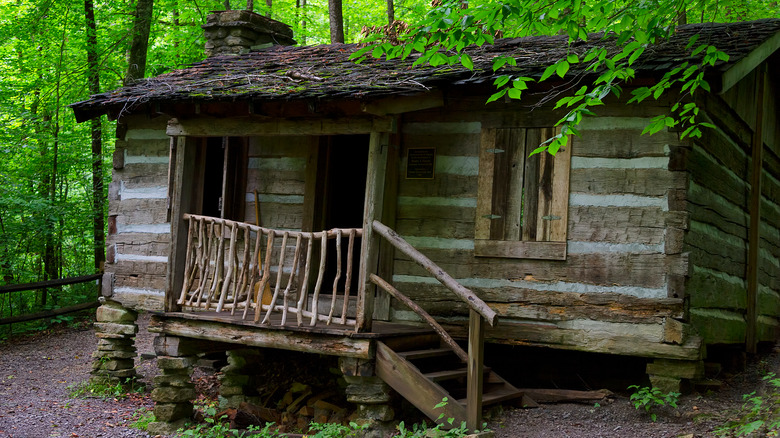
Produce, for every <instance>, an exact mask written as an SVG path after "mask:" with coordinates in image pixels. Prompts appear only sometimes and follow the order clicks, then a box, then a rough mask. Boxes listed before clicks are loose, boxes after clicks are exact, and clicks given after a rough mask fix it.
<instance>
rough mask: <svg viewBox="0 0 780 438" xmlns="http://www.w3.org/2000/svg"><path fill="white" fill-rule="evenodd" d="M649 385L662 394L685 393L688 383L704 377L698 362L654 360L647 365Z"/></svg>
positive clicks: (701, 364)
mask: <svg viewBox="0 0 780 438" xmlns="http://www.w3.org/2000/svg"><path fill="white" fill-rule="evenodd" d="M647 375H648V377H649V378H650V384H651V385H652V386H653V387H654V388H658V389H660V390H661V391H663V392H687V391H688V390H689V388H690V383H691V382H692V381H695V380H699V379H702V378H703V377H704V363H703V362H702V361H700V360H673V359H655V360H654V361H653V362H652V363H649V364H647Z"/></svg>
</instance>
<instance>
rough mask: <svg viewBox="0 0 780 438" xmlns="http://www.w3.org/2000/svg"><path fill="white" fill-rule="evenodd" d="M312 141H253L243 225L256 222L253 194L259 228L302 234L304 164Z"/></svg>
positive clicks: (300, 139) (276, 138)
mask: <svg viewBox="0 0 780 438" xmlns="http://www.w3.org/2000/svg"><path fill="white" fill-rule="evenodd" d="M311 139H312V137H290V136H279V137H252V138H251V139H250V140H249V154H248V157H249V160H248V163H247V166H248V171H247V187H246V207H245V208H244V212H245V217H244V221H245V222H249V223H251V224H254V223H256V222H255V193H254V191H255V190H257V194H258V198H259V201H260V226H263V227H268V228H275V229H282V230H298V231H300V230H301V227H302V224H303V197H304V192H305V177H306V160H307V154H308V152H309V144H310V142H311V141H312V140H311Z"/></svg>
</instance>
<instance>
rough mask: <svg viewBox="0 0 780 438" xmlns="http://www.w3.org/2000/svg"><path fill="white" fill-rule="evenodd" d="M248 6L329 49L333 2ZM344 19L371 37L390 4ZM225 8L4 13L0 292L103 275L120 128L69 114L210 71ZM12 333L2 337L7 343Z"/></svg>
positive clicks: (39, 305) (411, 9) (14, 308)
mask: <svg viewBox="0 0 780 438" xmlns="http://www.w3.org/2000/svg"><path fill="white" fill-rule="evenodd" d="M331 1H333V0H331ZM391 5H392V3H391ZM229 6H230V7H232V8H233V9H245V8H246V7H247V3H246V2H245V1H244V0H241V1H236V0H234V1H233V4H231V5H229ZM250 6H252V7H253V9H254V11H255V12H258V13H260V14H263V15H267V16H270V17H272V18H274V19H276V20H279V21H282V22H285V23H288V24H290V25H291V26H292V27H293V30H294V32H295V37H296V39H297V40H298V42H299V43H300V44H324V43H328V42H330V39H331V30H330V25H329V16H330V14H329V13H328V6H329V5H328V2H327V0H325V1H319V0H273V2H272V1H271V0H260V1H259V2H257V3H255V4H254V5H252V4H251V1H250ZM427 6H429V5H426V2H424V1H411V0H400V1H399V0H396V1H395V4H394V11H395V14H396V15H397V18H399V19H403V18H404V17H408V16H410V15H419V14H422V13H423V12H424V11H425V9H426V7H427ZM343 7H344V11H345V13H344V14H343V19H342V20H343V21H342V22H343V34H344V39H345V40H346V42H353V41H355V40H356V39H357V38H359V35H360V30H361V28H362V27H363V26H364V25H383V24H385V23H387V20H388V18H387V3H386V1H385V0H373V1H364V0H361V1H352V2H345V3H344V5H343ZM225 8H226V4H225V2H224V1H219V0H155V1H154V2H153V3H152V1H151V0H125V1H116V0H111V1H107V0H31V1H28V0H18V1H14V0H11V1H7V0H2V1H0V36H2V37H1V38H0V60H1V61H0V124H1V125H2V129H0V157H2V158H1V159H0V287H1V286H2V285H8V284H19V283H29V282H38V281H45V280H51V279H57V278H68V277H75V276H81V275H87V274H93V273H95V272H98V271H99V270H100V266H101V262H102V260H104V258H103V251H104V240H103V238H102V235H103V232H104V228H105V225H104V224H105V221H104V218H105V215H106V211H107V207H106V203H105V199H106V196H107V188H108V183H109V182H110V178H111V158H112V153H113V137H114V132H115V126H114V125H115V122H113V121H109V120H106V118H105V117H103V118H101V119H100V120H95V121H93V123H92V124H90V123H81V124H77V123H76V122H75V120H74V117H73V112H72V111H71V110H70V109H69V108H68V105H69V104H71V103H74V102H78V101H80V100H84V99H87V98H88V97H89V95H90V94H95V93H98V92H102V91H107V90H112V89H115V88H118V87H120V86H122V84H123V83H125V82H126V81H129V80H132V79H133V78H134V77H143V76H146V77H149V76H155V75H158V74H162V73H165V72H168V71H171V70H174V69H176V68H180V67H184V66H186V65H188V64H190V63H192V62H195V61H199V60H201V59H203V56H204V55H203V46H204V43H205V40H204V38H203V31H202V29H201V28H200V25H201V24H203V23H205V20H206V16H207V15H208V14H209V12H210V11H213V10H223V9H225ZM90 11H91V13H90ZM144 11H146V12H144ZM147 14H148V16H149V18H148V19H149V21H148V24H146V27H148V31H149V37H148V44H143V41H142V40H143V28H144V27H145V25H144V23H143V16H144V15H147ZM137 17H140V18H138V19H137ZM139 26H140V29H139ZM144 57H145V60H144V59H143V58H144ZM131 67H132V68H131ZM96 293H97V292H96V284H95V283H94V282H90V283H85V284H78V285H70V286H64V287H59V288H48V289H41V290H38V291H26V292H13V293H5V294H0V318H4V317H9V316H14V315H19V314H25V313H31V312H37V311H40V310H46V309H52V308H59V307H63V306H67V305H71V304H75V303H81V302H84V301H88V300H94V299H95V297H96ZM60 319H67V317H61V318H60ZM41 324H43V323H42V322H38V323H32V326H33V327H40V326H41ZM23 328H25V327H19V328H17V330H19V329H23ZM27 328H30V327H27ZM9 329H10V327H9V326H7V325H6V326H0V336H4V335H5V334H7V333H8V331H9Z"/></svg>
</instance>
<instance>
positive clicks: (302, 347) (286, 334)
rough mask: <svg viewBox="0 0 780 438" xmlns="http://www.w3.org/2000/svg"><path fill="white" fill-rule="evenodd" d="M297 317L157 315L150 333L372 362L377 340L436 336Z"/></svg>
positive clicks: (395, 326) (409, 328)
mask: <svg viewBox="0 0 780 438" xmlns="http://www.w3.org/2000/svg"><path fill="white" fill-rule="evenodd" d="M297 324H298V323H297V320H296V319H295V315H292V318H290V316H289V315H288V318H287V323H286V324H285V325H284V326H282V325H281V315H273V316H272V318H271V324H265V325H263V324H256V323H255V322H254V321H253V320H244V319H243V318H242V317H241V315H239V314H236V315H231V314H230V313H226V312H219V313H218V312H213V311H208V312H153V313H152V320H151V322H150V325H149V331H151V332H156V333H160V334H165V335H170V336H181V337H188V338H195V339H202V340H208V341H214V342H223V343H230V344H244V345H249V346H256V347H264V348H280V349H284V350H294V351H302V352H309V353H319V354H330V355H337V356H347V357H357V358H363V359H370V358H373V356H374V351H375V345H376V343H375V341H376V340H382V339H388V338H398V337H405V336H416V335H426V334H430V333H433V330H432V329H431V328H429V327H427V326H420V325H417V324H414V323H408V324H405V323H396V322H385V321H374V323H373V330H372V331H371V332H367V333H355V328H354V327H353V326H347V325H343V324H330V325H325V323H322V322H320V323H318V324H317V325H316V326H314V327H311V326H308V325H302V326H301V327H299V326H298V325H297Z"/></svg>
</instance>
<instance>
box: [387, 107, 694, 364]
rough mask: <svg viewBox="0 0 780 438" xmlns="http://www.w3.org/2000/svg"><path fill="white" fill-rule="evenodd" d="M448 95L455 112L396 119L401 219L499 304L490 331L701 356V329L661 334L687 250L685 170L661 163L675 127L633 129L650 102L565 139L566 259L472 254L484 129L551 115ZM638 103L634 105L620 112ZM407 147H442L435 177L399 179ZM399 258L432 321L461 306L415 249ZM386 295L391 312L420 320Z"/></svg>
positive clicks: (585, 346) (516, 337) (402, 230)
mask: <svg viewBox="0 0 780 438" xmlns="http://www.w3.org/2000/svg"><path fill="white" fill-rule="evenodd" d="M449 105H450V107H451V109H453V111H446V112H445V111H438V110H437V111H423V112H419V113H416V114H415V115H413V116H412V115H406V116H405V117H404V121H403V124H402V125H401V127H400V129H401V146H402V150H401V157H402V159H401V163H400V165H399V175H400V178H399V186H398V204H397V218H396V230H397V231H398V233H399V234H400V235H401V236H402V237H404V239H406V240H407V241H408V242H409V243H411V244H412V245H414V246H415V247H416V248H418V249H419V250H420V251H421V252H423V253H424V254H425V255H427V256H428V257H430V258H431V259H432V260H433V261H434V262H435V263H437V264H439V265H440V266H441V267H442V268H443V269H444V270H445V271H447V272H448V273H449V274H450V275H452V276H453V277H455V278H456V279H458V281H459V282H461V283H462V284H463V285H465V286H466V287H468V288H470V289H472V290H474V291H475V292H477V293H478V295H479V296H480V297H481V298H482V299H484V300H485V301H486V302H488V304H489V305H490V306H491V307H492V308H494V309H496V310H497V311H499V312H500V314H501V316H502V317H503V318H502V320H501V323H500V324H499V325H498V326H497V327H495V328H493V329H490V330H488V335H487V336H488V339H489V340H491V341H493V342H504V343H531V344H538V345H548V346H552V345H554V346H556V347H559V348H570V349H578V350H586V351H603V352H610V353H618V354H635V355H641V356H648V355H649V356H655V357H678V356H679V357H689V358H690V357H693V358H697V357H698V354H699V350H698V347H699V344H698V341H697V338H696V337H691V338H690V339H689V342H688V343H687V344H685V345H684V346H678V345H673V344H674V342H675V341H672V340H671V338H670V336H669V333H668V324H667V321H668V320H671V319H673V318H677V319H682V318H683V316H684V315H683V306H682V302H683V300H682V296H678V295H676V294H678V292H679V293H681V287H679V285H680V284H681V282H682V279H684V278H685V276H686V275H688V270H689V269H688V261H687V255H685V254H683V253H682V237H683V234H684V230H685V229H687V227H688V213H687V212H686V211H681V210H680V209H679V208H678V209H675V208H670V205H672V206H673V204H674V203H675V199H676V197H675V196H674V195H675V194H677V193H678V192H679V191H684V190H685V187H686V185H687V176H686V174H685V173H684V172H676V171H670V170H669V155H670V151H671V150H672V148H673V147H674V146H676V145H677V143H678V140H677V136H676V134H674V133H666V132H664V133H660V134H658V135H655V136H652V137H651V136H641V135H640V133H641V131H642V129H643V128H644V127H645V126H646V125H647V123H648V121H649V116H650V115H651V114H652V113H653V112H654V111H655V110H653V109H650V110H648V109H647V108H644V109H643V110H642V111H636V112H634V111H632V110H631V109H630V108H625V107H624V108H622V111H621V109H620V108H615V107H610V108H609V110H608V111H606V113H607V114H611V115H607V116H604V117H599V118H595V119H592V120H588V121H586V122H585V123H584V126H583V127H582V138H581V139H580V138H577V139H576V140H575V141H574V146H573V149H572V152H573V157H572V170H571V183H570V185H571V187H570V198H569V217H568V251H567V259H566V261H546V260H530V259H525V260H523V259H520V260H518V259H506V258H491V257H475V256H474V223H475V209H476V205H477V186H478V178H479V147H480V134H481V132H482V129H483V128H485V127H521V126H528V127H539V126H547V124H549V125H550V126H552V124H554V123H555V121H557V118H556V117H551V116H549V113H545V112H544V110H539V109H537V110H535V111H537V112H535V113H529V112H528V111H527V109H520V108H515V109H510V108H509V107H503V108H502V107H500V106H498V109H492V110H491V109H490V108H491V107H490V106H488V107H486V110H485V112H482V113H475V112H473V111H471V112H469V111H468V108H469V105H468V104H467V103H464V102H458V101H455V100H451V101H449ZM480 105H482V103H480ZM459 108H462V110H460V111H459ZM493 108H496V107H493ZM648 111H649V113H650V114H647V115H645V114H643V113H644V112H648ZM633 113H637V114H640V115H641V116H638V117H627V116H626V114H633ZM529 114H531V115H530V116H529ZM533 114H538V115H539V116H540V118H539V120H536V121H535V120H534V119H533ZM414 147H435V148H436V169H435V170H436V172H435V173H436V177H435V179H433V180H410V179H406V178H405V171H406V168H405V165H406V157H407V151H408V149H409V148H414ZM670 193H671V194H672V195H670ZM394 263H395V268H394V276H393V283H394V285H395V286H396V287H397V288H398V289H399V290H400V291H401V292H403V293H404V294H407V295H408V296H409V297H410V298H412V299H414V300H415V301H416V302H418V303H419V304H420V305H421V306H422V307H424V308H425V309H426V310H427V311H429V312H431V313H432V314H433V315H435V316H437V318H440V319H443V320H444V321H460V320H461V318H463V317H464V316H465V315H466V314H467V309H466V307H465V306H464V305H461V304H460V303H459V302H458V301H457V300H455V299H454V298H453V297H452V296H451V294H449V293H448V292H447V291H446V290H445V289H444V288H442V287H441V286H439V285H438V283H436V281H435V280H433V279H432V278H430V277H429V276H427V275H426V273H425V272H424V270H422V269H421V268H419V267H418V266H417V265H416V264H415V263H413V262H412V261H411V260H410V259H408V258H406V257H404V256H402V255H398V254H396V259H395V262H394ZM393 306H394V308H393V312H394V313H393V315H394V318H396V319H413V318H414V316H413V315H412V314H410V313H409V312H408V311H407V310H406V309H404V308H402V307H401V306H396V305H395V303H394V304H393ZM529 327H530V329H528V330H526V329H527V328H529ZM455 330H458V329H457V328H456V329H455ZM683 338H684V336H682V335H681V337H679V338H677V341H676V342H681V343H684V342H685V339H683ZM664 342H668V343H666V344H664ZM613 344H614V345H615V346H616V347H615V348H612V347H608V346H609V345H613ZM648 344H653V345H654V346H652V347H651V346H648ZM655 345H657V346H658V347H656V346H655ZM600 346H601V347H600ZM602 347H603V348H602ZM608 350H609V351H608ZM643 351H644V352H647V353H646V354H645V353H643Z"/></svg>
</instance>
